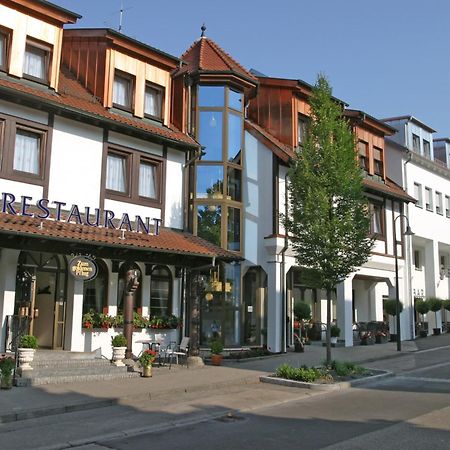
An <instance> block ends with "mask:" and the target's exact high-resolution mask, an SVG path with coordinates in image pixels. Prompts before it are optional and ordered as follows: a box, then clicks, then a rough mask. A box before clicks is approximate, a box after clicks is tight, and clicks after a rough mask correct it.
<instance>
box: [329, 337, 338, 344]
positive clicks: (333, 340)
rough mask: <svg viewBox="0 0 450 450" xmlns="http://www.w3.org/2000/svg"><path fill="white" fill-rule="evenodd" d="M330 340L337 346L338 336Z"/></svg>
mask: <svg viewBox="0 0 450 450" xmlns="http://www.w3.org/2000/svg"><path fill="white" fill-rule="evenodd" d="M330 339H331V343H332V344H337V336H331V338H330Z"/></svg>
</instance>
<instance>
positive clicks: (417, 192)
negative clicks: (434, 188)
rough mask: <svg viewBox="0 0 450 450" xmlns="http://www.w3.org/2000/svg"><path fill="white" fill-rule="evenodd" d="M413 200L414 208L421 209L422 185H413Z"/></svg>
mask: <svg viewBox="0 0 450 450" xmlns="http://www.w3.org/2000/svg"><path fill="white" fill-rule="evenodd" d="M414 198H415V199H416V200H417V202H416V206H417V207H418V208H422V207H423V198H422V185H421V184H419V183H414Z"/></svg>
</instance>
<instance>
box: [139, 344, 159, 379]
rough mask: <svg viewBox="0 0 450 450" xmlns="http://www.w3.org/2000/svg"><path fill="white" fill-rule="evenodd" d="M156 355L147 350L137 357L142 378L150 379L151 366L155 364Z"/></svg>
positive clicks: (152, 351)
mask: <svg viewBox="0 0 450 450" xmlns="http://www.w3.org/2000/svg"><path fill="white" fill-rule="evenodd" d="M157 356H158V353H156V352H155V351H154V350H151V349H148V350H144V351H143V352H142V354H141V356H139V363H140V364H141V366H142V376H143V377H151V376H152V364H153V363H154V362H155V359H156V357H157Z"/></svg>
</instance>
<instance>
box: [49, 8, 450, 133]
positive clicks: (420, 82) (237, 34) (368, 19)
mask: <svg viewBox="0 0 450 450" xmlns="http://www.w3.org/2000/svg"><path fill="white" fill-rule="evenodd" d="M53 2H54V3H56V4H58V5H60V6H62V7H65V8H67V9H70V10H72V11H74V12H77V13H79V14H81V15H82V16H83V18H82V19H81V20H79V22H78V24H77V25H76V26H77V27H109V28H115V29H117V28H118V26H119V10H120V4H121V1H120V0H53ZM123 5H124V10H125V12H124V18H123V30H122V31H123V32H124V33H125V34H127V35H128V36H131V37H133V38H135V39H138V40H140V41H142V42H145V43H147V44H149V45H152V46H154V47H157V48H159V49H161V50H163V51H166V52H168V53H171V54H173V55H175V56H180V55H181V54H182V53H183V52H184V51H185V50H186V49H187V48H188V47H189V46H190V45H191V43H192V42H193V41H194V40H195V39H197V38H198V37H199V36H200V27H201V25H202V23H203V22H205V23H206V27H207V31H206V34H207V36H209V37H210V38H212V39H214V40H215V41H216V42H217V43H218V44H219V45H220V46H221V47H222V48H224V49H225V50H226V51H227V52H229V53H230V54H231V55H232V56H233V57H234V58H235V59H237V60H238V61H239V62H240V63H241V64H242V65H244V67H246V68H248V69H249V68H254V69H257V70H259V71H260V72H263V73H265V74H267V75H271V76H278V77H285V78H295V79H297V78H300V79H302V80H305V81H307V82H309V83H314V81H315V79H316V76H317V73H318V72H323V73H325V74H326V75H327V76H328V78H329V80H330V82H331V85H332V86H333V90H334V91H333V93H334V95H335V96H337V97H339V98H341V99H342V100H344V101H346V102H347V103H349V104H350V107H351V108H355V109H362V110H364V111H365V112H367V113H369V114H371V115H373V116H375V117H378V118H383V117H390V116H394V115H403V114H412V115H414V116H416V117H417V118H418V119H420V120H422V121H424V122H425V123H427V124H428V125H429V126H431V127H432V128H434V129H435V130H437V133H436V134H435V137H436V136H440V137H443V136H448V137H450V110H449V108H450V1H449V0H427V1H424V0H378V1H376V2H374V1H369V0H259V1H256V0H221V1H217V0H191V1H186V0H170V1H155V0H123ZM155 5H157V6H155Z"/></svg>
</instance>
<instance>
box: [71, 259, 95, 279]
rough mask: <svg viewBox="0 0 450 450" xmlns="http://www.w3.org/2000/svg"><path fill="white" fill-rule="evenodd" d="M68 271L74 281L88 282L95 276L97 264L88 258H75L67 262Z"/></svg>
mask: <svg viewBox="0 0 450 450" xmlns="http://www.w3.org/2000/svg"><path fill="white" fill-rule="evenodd" d="M69 271H70V273H71V274H72V276H73V277H74V278H75V279H77V280H82V281H89V280H92V279H94V278H95V277H96V276H97V264H96V263H95V261H94V260H93V259H92V258H89V257H88V256H75V257H74V258H72V259H71V260H70V261H69Z"/></svg>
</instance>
